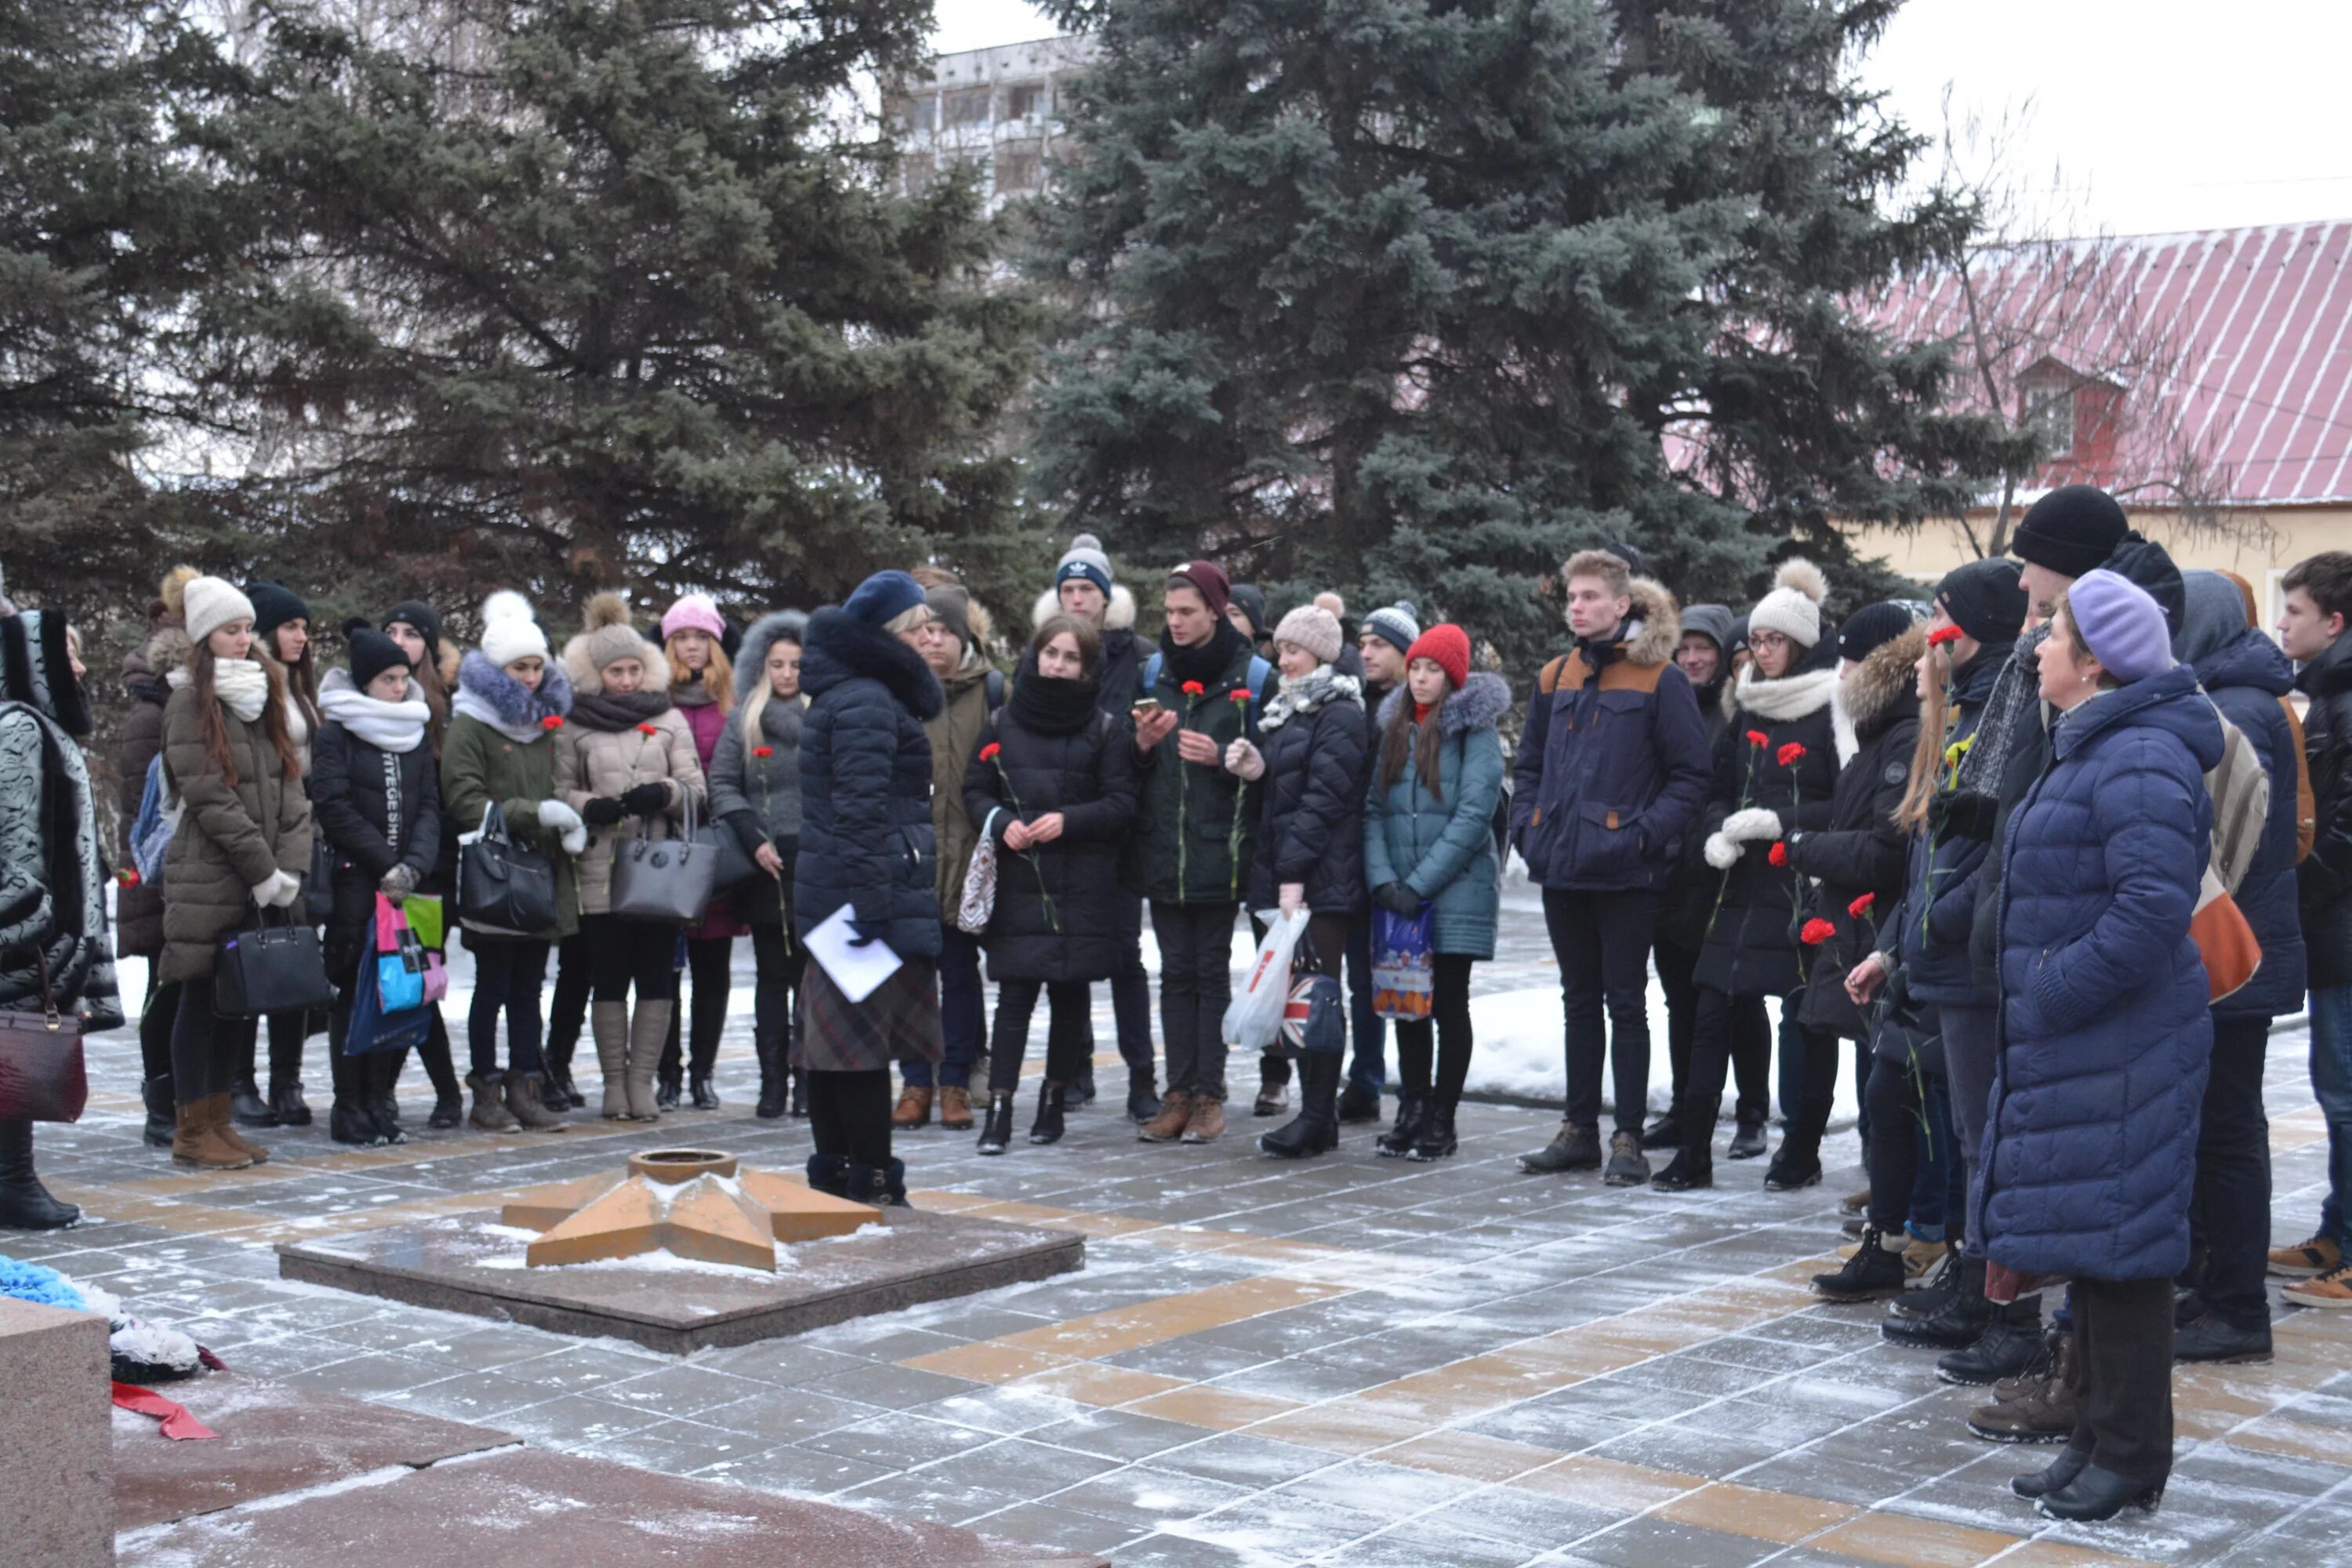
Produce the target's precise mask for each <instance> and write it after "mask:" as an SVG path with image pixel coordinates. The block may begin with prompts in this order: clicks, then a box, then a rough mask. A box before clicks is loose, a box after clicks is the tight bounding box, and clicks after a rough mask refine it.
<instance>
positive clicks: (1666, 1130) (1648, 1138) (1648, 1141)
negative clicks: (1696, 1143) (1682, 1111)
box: [1642, 1109, 1683, 1149]
mask: <svg viewBox="0 0 2352 1568" xmlns="http://www.w3.org/2000/svg"><path fill="white" fill-rule="evenodd" d="M1682 1142H1683V1121H1682V1118H1681V1116H1680V1115H1678V1114H1676V1112H1675V1110H1671V1109H1670V1110H1667V1112H1666V1113H1665V1114H1664V1116H1661V1117H1659V1118H1658V1119H1657V1120H1656V1121H1653V1122H1651V1123H1650V1124H1649V1125H1648V1126H1647V1127H1644V1128H1643V1129H1642V1147H1643V1148H1644V1149H1679V1148H1680V1147H1682Z"/></svg>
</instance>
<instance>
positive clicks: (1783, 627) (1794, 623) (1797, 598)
mask: <svg viewBox="0 0 2352 1568" xmlns="http://www.w3.org/2000/svg"><path fill="white" fill-rule="evenodd" d="M1829 596H1830V584H1829V579H1828V578H1826V577H1824V576H1822V569H1821V568H1820V567H1818V566H1816V565H1814V564H1813V563H1811V562H1810V561H1806V560H1803V559H1792V560H1788V561H1783V562H1782V563H1780V571H1778V572H1776V573H1774V574H1772V591H1771V592H1770V593H1769V594H1767V595H1764V597H1763V598H1762V599H1760V600H1759V601H1758V602H1757V605H1756V607H1755V608H1754V609H1753V610H1751V611H1749V612H1748V633H1749V635H1750V636H1753V635H1754V634H1756V633H1757V632H1779V633H1780V635H1781V636H1782V637H1787V638H1788V639H1789V640H1790V642H1792V643H1795V644H1796V645H1797V646H1798V647H1812V646H1813V645H1814V644H1815V643H1817V642H1819V641H1821V640H1822V600H1823V599H1826V598H1828V597H1829Z"/></svg>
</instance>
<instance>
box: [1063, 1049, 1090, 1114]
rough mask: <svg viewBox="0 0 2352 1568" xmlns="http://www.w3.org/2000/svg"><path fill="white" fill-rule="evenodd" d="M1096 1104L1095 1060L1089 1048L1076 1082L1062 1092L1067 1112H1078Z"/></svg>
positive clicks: (1079, 1067) (1080, 1064)
mask: <svg viewBox="0 0 2352 1568" xmlns="http://www.w3.org/2000/svg"><path fill="white" fill-rule="evenodd" d="M1094 1102H1095V1058H1094V1051H1093V1049H1092V1047H1091V1046H1089V1048H1088V1049H1087V1059H1086V1060H1085V1061H1083V1062H1081V1063H1079V1064H1078V1076H1077V1079H1076V1081H1075V1082H1073V1083H1072V1084H1071V1085H1070V1086H1069V1087H1068V1088H1067V1089H1064V1090H1063V1091H1062V1105H1063V1108H1064V1109H1065V1110H1078V1109H1079V1108H1081V1107H1084V1106H1088V1105H1092V1104H1093V1103H1094Z"/></svg>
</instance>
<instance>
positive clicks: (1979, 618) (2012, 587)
mask: <svg viewBox="0 0 2352 1568" xmlns="http://www.w3.org/2000/svg"><path fill="white" fill-rule="evenodd" d="M2020 575H2021V574H2020V573H2019V570H2018V565H2017V563H2016V562H2014V561H2005V560H2002V559H2001V558H2000V557H1998V556H1995V557H1993V558H1992V559H1990V560H1987V561H1971V562H1969V563H1968V564H1967V565H1965V566H1955V567H1953V568H1952V569H1951V570H1950V571H1949V572H1947V573H1945V574H1944V580H1943V581H1942V582H1940V583H1938V584H1936V602H1937V604H1939V605H1943V606H1944V613H1945V614H1946V615H1948V616H1951V617H1952V624H1953V625H1954V626H1958V627H1959V628H1960V630H1962V631H1964V632H1966V633H1968V635H1969V636H1970V637H1974V638H1975V639H1976V640H1977V641H1979V642H1980V643H1988V644H1990V643H2004V642H2013V641H2015V640H2016V637H2017V634H2018V633H2019V631H2021V629H2023V627H2024V626H2025V601H2026V593H2025V586H2024V584H2022V583H2021V582H2020V581H2019V578H2020Z"/></svg>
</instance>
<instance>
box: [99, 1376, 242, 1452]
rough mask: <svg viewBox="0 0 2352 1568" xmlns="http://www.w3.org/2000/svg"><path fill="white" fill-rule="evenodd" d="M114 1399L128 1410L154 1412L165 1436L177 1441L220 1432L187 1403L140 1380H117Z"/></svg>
mask: <svg viewBox="0 0 2352 1568" xmlns="http://www.w3.org/2000/svg"><path fill="white" fill-rule="evenodd" d="M114 1403H115V1405H117V1406H118V1407H120V1408H121V1409H124V1410H128V1411H130V1412H131V1414H133V1415H147V1416H152V1417H153V1418H154V1419H155V1420H158V1421H161V1422H162V1423H163V1436H166V1437H169V1438H171V1439H172V1440H173V1442H175V1443H184V1442H189V1441H192V1440H194V1439H195V1438H199V1437H217V1436H220V1434H219V1433H217V1432H215V1431H214V1430H213V1429H212V1428H211V1427H209V1426H205V1424H204V1423H203V1422H201V1421H199V1420H197V1419H196V1418H195V1417H194V1416H193V1415H189V1414H188V1407H187V1406H186V1405H175V1404H173V1402H172V1401H170V1400H168V1399H166V1398H164V1397H163V1395H162V1394H158V1393H156V1392H155V1391H154V1390H153V1389H152V1388H141V1387H140V1386H139V1385H138V1384H131V1383H118V1384H115V1385H114Z"/></svg>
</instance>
